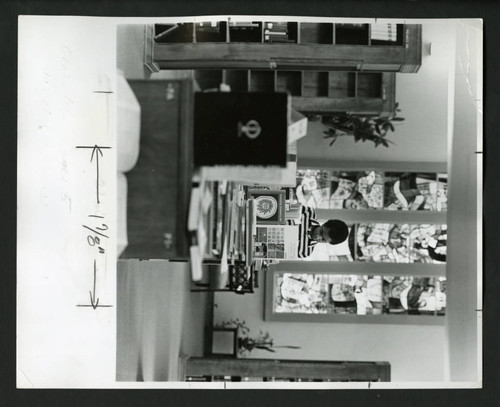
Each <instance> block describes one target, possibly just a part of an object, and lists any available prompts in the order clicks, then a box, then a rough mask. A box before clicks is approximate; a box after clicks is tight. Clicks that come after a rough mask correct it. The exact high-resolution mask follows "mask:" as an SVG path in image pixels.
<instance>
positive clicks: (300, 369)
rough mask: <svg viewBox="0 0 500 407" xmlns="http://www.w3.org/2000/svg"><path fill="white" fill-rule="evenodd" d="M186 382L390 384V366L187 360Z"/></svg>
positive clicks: (224, 359) (348, 362)
mask: <svg viewBox="0 0 500 407" xmlns="http://www.w3.org/2000/svg"><path fill="white" fill-rule="evenodd" d="M181 375H182V377H181V380H186V381H265V382H268V381H287V382H313V381H316V382H389V381H390V380H391V365H390V364H389V363H388V362H351V361H313V360H286V359H279V360H277V359H250V358H248V359H246V358H245V359H236V358H220V357H218V358H217V357H206V358H200V357H188V358H184V359H183V360H182V363H181Z"/></svg>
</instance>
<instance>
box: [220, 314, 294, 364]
mask: <svg viewBox="0 0 500 407" xmlns="http://www.w3.org/2000/svg"><path fill="white" fill-rule="evenodd" d="M216 327H219V328H229V327H233V328H238V354H239V355H242V356H243V355H247V354H248V353H250V352H252V350H254V349H262V350H266V351H268V352H276V350H275V349H276V348H288V349H300V346H292V345H275V344H274V340H273V338H271V335H270V334H269V332H263V331H262V330H260V331H259V335H257V336H254V337H252V336H250V328H248V327H247V326H246V323H245V321H240V320H239V318H237V319H231V320H229V321H224V322H221V323H220V324H217V325H216Z"/></svg>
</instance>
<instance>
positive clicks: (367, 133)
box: [322, 103, 404, 147]
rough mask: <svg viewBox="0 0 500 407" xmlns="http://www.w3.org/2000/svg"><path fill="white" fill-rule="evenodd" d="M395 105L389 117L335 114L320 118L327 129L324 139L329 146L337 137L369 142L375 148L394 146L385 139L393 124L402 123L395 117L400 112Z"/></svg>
mask: <svg viewBox="0 0 500 407" xmlns="http://www.w3.org/2000/svg"><path fill="white" fill-rule="evenodd" d="M398 106H399V105H398V104H397V103H396V106H395V109H394V112H393V113H391V114H390V115H389V116H375V117H372V116H359V115H353V114H351V113H344V114H335V115H328V116H323V117H322V123H323V124H324V125H325V126H326V127H327V130H326V131H324V132H323V133H324V134H325V136H324V138H325V139H330V146H331V145H333V143H335V141H336V140H337V139H338V138H339V137H353V138H354V142H356V143H357V142H358V141H362V142H365V141H371V142H373V143H374V144H375V147H378V146H379V145H383V146H384V147H389V144H394V143H393V142H392V141H391V140H388V139H387V138H386V136H387V134H388V133H389V132H390V131H392V132H393V131H394V123H395V122H402V121H403V120H404V118H403V117H397V112H400V111H401V110H400V109H399V108H398Z"/></svg>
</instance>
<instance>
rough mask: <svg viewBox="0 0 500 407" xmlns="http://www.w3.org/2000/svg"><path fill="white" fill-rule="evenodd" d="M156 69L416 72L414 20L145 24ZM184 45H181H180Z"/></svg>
mask: <svg viewBox="0 0 500 407" xmlns="http://www.w3.org/2000/svg"><path fill="white" fill-rule="evenodd" d="M147 31H148V32H150V35H149V36H148V38H147V41H150V42H152V43H153V45H152V47H151V50H152V51H151V54H152V55H151V57H152V58H151V59H152V60H153V61H152V63H154V64H155V65H156V66H157V67H158V69H193V68H200V69H209V68H229V67H234V68H236V67H241V68H247V67H249V65H252V66H255V67H256V68H257V67H260V68H264V69H294V68H297V67H298V66H300V67H301V69H310V70H317V69H320V70H321V69H325V68H327V69H334V68H335V67H340V68H342V69H346V68H349V70H354V71H390V72H417V71H418V69H419V67H420V64H421V59H422V40H421V36H422V35H421V34H422V33H421V26H420V25H417V24H394V23H391V24H338V23H302V22H293V21H292V22H269V21H265V22H263V21H254V22H233V21H214V22H199V23H181V24H171V25H165V24H161V25H160V24H157V25H155V26H151V27H150V28H148V29H147ZM179 45H183V46H179Z"/></svg>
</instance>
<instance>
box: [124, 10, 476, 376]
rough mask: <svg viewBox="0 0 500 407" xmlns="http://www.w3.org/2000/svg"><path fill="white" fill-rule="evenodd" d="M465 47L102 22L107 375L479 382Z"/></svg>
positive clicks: (321, 29)
mask: <svg viewBox="0 0 500 407" xmlns="http://www.w3.org/2000/svg"><path fill="white" fill-rule="evenodd" d="M372 20H373V19H372ZM479 38H480V34H479V30H478V29H477V27H475V26H474V22H470V23H469V22H458V21H455V20H441V21H436V22H427V21H426V22H424V23H419V22H418V21H415V22H414V21H411V22H407V21H397V20H373V21H366V20H364V21H361V20H359V21H358V20H352V19H350V20H342V19H330V20H328V19H325V20H318V19H316V20H314V19H299V18H297V19H296V20H290V19H289V20H288V21H285V20H283V19H279V18H276V19H271V18H268V19H259V18H255V17H254V18H248V17H247V18H244V17H241V18H237V17H231V18H219V19H216V20H210V19H208V18H207V19H202V18H191V19H189V18H182V19H178V21H174V20H172V19H170V20H169V19H163V20H161V21H160V22H158V23H153V24H135V25H133V24H124V25H120V26H118V29H117V72H118V75H117V81H118V82H117V103H118V112H117V126H118V127H117V128H118V134H117V139H118V173H117V180H118V182H117V185H118V204H117V216H118V220H119V230H120V233H119V239H118V253H119V258H118V261H117V301H118V303H117V380H119V381H192V382H194V381H204V382H206V381H240V382H245V381H257V382H269V381H286V382H454V381H456V382H475V381H478V380H479V379H478V378H479V377H480V374H481V371H480V358H479V354H480V352H479V351H480V346H481V326H480V323H478V320H479V319H478V318H479V316H478V311H477V310H478V309H479V310H480V309H481V308H480V305H479V306H478V304H480V301H481V298H480V287H481V280H480V272H481V270H480V261H481V253H480V246H479V245H478V242H479V239H480V236H481V230H480V225H479V224H478V218H479V217H480V215H479V214H480V208H481V205H480V201H479V199H480V186H481V182H480V176H481V173H480V170H479V168H480V165H479V161H478V160H480V159H481V157H480V154H476V152H477V151H480V148H481V147H480V145H481V144H480V130H479V126H480V119H479V118H478V108H477V106H476V105H475V104H474V100H478V98H474V96H477V95H478V94H480V92H481V88H480V86H479V85H478V84H479V83H480V72H481V68H480V66H479V63H480V62H479V61H480V59H481V58H480V57H479V53H480V52H481V49H480V47H476V48H475V47H473V46H471V44H473V43H474V41H476V43H477V44H479ZM311 219H312V221H311ZM329 219H338V220H341V221H342V222H341V223H343V224H344V225H345V226H346V230H347V231H346V235H345V236H343V237H342V238H341V239H340V240H341V241H340V242H335V244H329V243H327V242H323V241H322V240H321V239H318V238H317V236H318V234H322V236H323V237H324V236H325V235H326V234H328V230H329V231H330V232H331V231H332V229H334V228H333V227H332V228H330V229H328V228H326V227H325V226H323V227H321V226H320V225H323V224H324V223H325V222H326V221H328V220H329ZM314 230H316V232H314ZM311 233H313V235H314V236H312V237H311ZM313 238H314V239H313ZM326 240H328V239H326Z"/></svg>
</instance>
